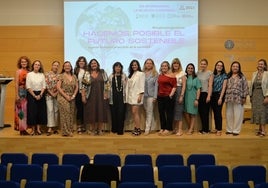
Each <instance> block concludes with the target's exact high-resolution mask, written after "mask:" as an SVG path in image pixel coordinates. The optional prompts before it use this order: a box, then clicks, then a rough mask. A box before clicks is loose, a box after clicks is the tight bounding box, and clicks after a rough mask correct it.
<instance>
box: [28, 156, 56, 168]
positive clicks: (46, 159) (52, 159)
mask: <svg viewBox="0 0 268 188" xmlns="http://www.w3.org/2000/svg"><path fill="white" fill-rule="evenodd" d="M31 164H39V165H41V166H43V165H44V164H48V165H52V164H54V165H57V164H59V157H58V156H57V155H56V154H54V153H34V154H33V155H32V159H31Z"/></svg>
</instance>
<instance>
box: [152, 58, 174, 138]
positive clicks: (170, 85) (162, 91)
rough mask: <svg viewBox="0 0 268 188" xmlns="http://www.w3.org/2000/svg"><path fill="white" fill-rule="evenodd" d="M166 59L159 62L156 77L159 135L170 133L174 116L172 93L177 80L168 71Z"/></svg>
mask: <svg viewBox="0 0 268 188" xmlns="http://www.w3.org/2000/svg"><path fill="white" fill-rule="evenodd" d="M170 69H171V68H170V64H169V62H168V61H163V62H162V63H161V68H160V74H159V77H158V80H157V82H158V93H157V102H158V111H159V117H160V126H161V129H160V131H159V133H158V134H159V135H161V136H168V135H170V134H172V130H173V127H172V124H173V123H172V122H173V116H174V111H173V110H174V94H175V91H176V87H177V81H176V78H175V76H174V74H173V73H172V72H171V71H170Z"/></svg>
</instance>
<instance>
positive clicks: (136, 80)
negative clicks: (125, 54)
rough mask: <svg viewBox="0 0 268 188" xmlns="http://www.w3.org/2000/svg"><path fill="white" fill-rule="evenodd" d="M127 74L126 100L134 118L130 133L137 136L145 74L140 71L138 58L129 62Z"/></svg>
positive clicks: (139, 130) (139, 131)
mask: <svg viewBox="0 0 268 188" xmlns="http://www.w3.org/2000/svg"><path fill="white" fill-rule="evenodd" d="M128 71H129V76H128V81H127V87H126V102H127V103H128V104H130V105H131V112H132V116H133V120H134V125H135V126H134V130H133V131H132V134H133V135H135V136H138V135H140V134H141V129H140V124H141V123H140V119H141V118H140V113H141V112H140V108H141V105H142V104H143V94H144V84H145V74H144V73H143V72H142V71H141V67H140V63H139V62H138V60H135V59H134V60H132V61H131V62H130V65H129V68H128Z"/></svg>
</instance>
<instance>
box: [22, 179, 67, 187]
mask: <svg viewBox="0 0 268 188" xmlns="http://www.w3.org/2000/svg"><path fill="white" fill-rule="evenodd" d="M25 188H65V185H64V184H63V183H60V182H57V181H30V182H26V184H25Z"/></svg>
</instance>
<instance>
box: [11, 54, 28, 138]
mask: <svg viewBox="0 0 268 188" xmlns="http://www.w3.org/2000/svg"><path fill="white" fill-rule="evenodd" d="M17 67H18V70H17V71H16V76H15V96H16V101H15V122H14V129H15V130H17V131H20V135H28V132H27V131H26V129H27V99H26V95H27V90H26V76H27V73H28V72H29V71H30V67H31V61H30V59H29V58H28V57H26V56H22V57H20V58H19V59H18V62H17Z"/></svg>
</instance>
